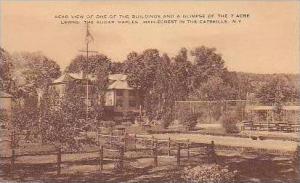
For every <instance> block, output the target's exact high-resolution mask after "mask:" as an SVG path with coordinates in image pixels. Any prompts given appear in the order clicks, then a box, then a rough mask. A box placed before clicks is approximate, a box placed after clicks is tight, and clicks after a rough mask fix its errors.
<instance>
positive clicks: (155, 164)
mask: <svg viewBox="0 0 300 183" xmlns="http://www.w3.org/2000/svg"><path fill="white" fill-rule="evenodd" d="M153 155H154V166H155V167H157V166H158V161H157V143H156V145H155V147H154V148H153Z"/></svg>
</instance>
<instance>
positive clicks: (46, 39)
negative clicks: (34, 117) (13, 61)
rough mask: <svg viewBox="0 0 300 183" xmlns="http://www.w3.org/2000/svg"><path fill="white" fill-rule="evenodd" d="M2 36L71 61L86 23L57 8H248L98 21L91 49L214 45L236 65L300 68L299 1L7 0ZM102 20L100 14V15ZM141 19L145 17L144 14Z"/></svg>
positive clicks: (170, 50)
mask: <svg viewBox="0 0 300 183" xmlns="http://www.w3.org/2000/svg"><path fill="white" fill-rule="evenodd" d="M0 2H1V4H0V8H1V11H0V15H1V16H0V18H1V19H0V25H1V29H0V43H1V47H3V48H4V49H5V50H7V51H8V52H10V53H15V52H23V51H26V52H35V51H41V52H42V53H43V54H45V55H46V56H47V57H50V58H51V59H53V60H55V61H56V62H57V63H58V64H59V65H60V66H61V67H62V68H65V67H66V66H67V65H68V64H69V63H70V62H71V60H72V59H73V58H74V57H75V56H76V55H77V54H79V53H80V52H79V50H81V49H84V48H85V45H84V44H85V42H84V38H85V29H86V27H85V25H84V24H82V23H80V24H61V21H60V20H61V19H58V18H55V16H56V15H69V16H70V15H77V14H79V15H81V14H82V15H85V16H86V15H94V16H96V15H105V14H114V15H120V14H122V15H126V14H129V15H161V16H162V15H164V14H174V15H177V14H179V15H183V14H185V15H191V14H212V13H213V14H215V15H216V14H221V13H222V14H226V13H227V14H232V13H233V14H249V17H248V18H245V19H242V22H241V23H237V24H150V25H145V24H137V25H136V24H134V25H133V24H130V25H129V24H124V25H121V24H95V23H94V24H91V25H90V32H91V34H92V35H93V37H94V41H93V42H92V43H91V44H90V48H91V49H92V50H95V51H98V52H99V53H103V54H105V55H107V56H108V57H109V58H111V60H112V61H124V60H125V59H126V56H127V54H128V53H129V52H131V51H137V52H142V51H143V50H145V49H148V48H156V49H158V50H159V51H160V53H161V54H162V53H167V54H168V55H169V56H170V57H173V56H174V55H176V53H177V52H178V50H179V49H180V48H182V47H186V48H188V49H189V50H192V49H194V48H195V47H198V46H202V45H204V46H207V47H215V48H216V49H217V53H220V54H222V57H223V59H224V60H225V65H226V67H227V68H228V69H229V70H231V71H243V72H252V73H299V69H300V60H299V55H300V54H299V48H300V46H299V35H300V34H299V25H300V24H299V13H298V12H299V1H278V0H277V1H253V2H250V1H222V2H217V1H202V2H197V1H188V2H183V1H175V2H171V1H163V2H159V1H154V2H150V1H140V2H137V1H127V2H125V1H119V2H118V1H95V0H94V1H87V2H83V1H78V0H77V1H71V0H68V1H42V2H38V1H21V0H19V1H5V0H2V1H0ZM94 20H95V19H94ZM141 21H142V20H141Z"/></svg>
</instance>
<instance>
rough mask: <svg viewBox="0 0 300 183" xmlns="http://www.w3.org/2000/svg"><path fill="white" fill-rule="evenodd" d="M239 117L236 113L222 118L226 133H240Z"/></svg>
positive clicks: (229, 113)
mask: <svg viewBox="0 0 300 183" xmlns="http://www.w3.org/2000/svg"><path fill="white" fill-rule="evenodd" d="M237 123H238V117H237V114H236V112H228V113H226V114H224V115H223V117H222V126H223V128H224V129H225V131H226V133H238V132H239V129H238V127H237Z"/></svg>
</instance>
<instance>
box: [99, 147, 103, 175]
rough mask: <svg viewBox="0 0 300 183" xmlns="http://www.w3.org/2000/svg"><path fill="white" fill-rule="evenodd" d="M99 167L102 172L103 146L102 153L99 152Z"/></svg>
mask: <svg viewBox="0 0 300 183" xmlns="http://www.w3.org/2000/svg"><path fill="white" fill-rule="evenodd" d="M99 166H100V171H102V170H103V146H100V151H99Z"/></svg>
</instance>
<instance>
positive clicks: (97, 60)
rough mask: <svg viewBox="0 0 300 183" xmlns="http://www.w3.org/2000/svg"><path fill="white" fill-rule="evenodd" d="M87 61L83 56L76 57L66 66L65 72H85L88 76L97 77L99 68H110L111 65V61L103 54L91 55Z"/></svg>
mask: <svg viewBox="0 0 300 183" xmlns="http://www.w3.org/2000/svg"><path fill="white" fill-rule="evenodd" d="M88 59H89V60H88V61H87V60H86V56H84V55H78V56H76V57H75V58H74V59H73V60H72V61H71V63H70V64H69V65H68V66H67V68H66V72H68V73H80V72H81V71H85V72H86V73H88V74H95V75H97V71H98V70H99V68H101V67H103V66H104V67H105V66H106V65H109V66H110V64H111V60H110V59H109V58H108V57H107V56H105V55H103V54H96V55H91V56H89V58H88Z"/></svg>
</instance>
